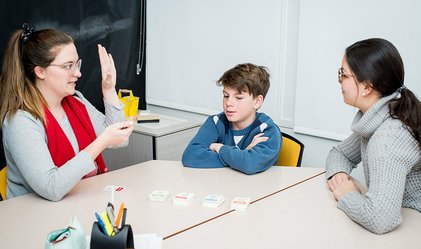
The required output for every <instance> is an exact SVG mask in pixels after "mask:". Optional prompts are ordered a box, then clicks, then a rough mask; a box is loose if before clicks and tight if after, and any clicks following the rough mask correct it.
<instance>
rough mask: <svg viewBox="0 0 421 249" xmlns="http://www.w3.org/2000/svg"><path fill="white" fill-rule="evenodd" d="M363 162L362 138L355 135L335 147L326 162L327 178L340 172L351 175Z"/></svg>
mask: <svg viewBox="0 0 421 249" xmlns="http://www.w3.org/2000/svg"><path fill="white" fill-rule="evenodd" d="M360 162H361V137H360V136H358V135H357V134H355V133H353V134H352V135H351V136H349V137H348V138H347V139H345V140H344V141H343V142H341V143H340V144H338V145H336V146H334V147H333V148H332V149H331V150H330V151H329V154H328V156H327V160H326V178H327V179H329V178H330V177H332V176H333V175H334V174H336V173H338V172H345V173H347V174H350V173H351V171H352V169H353V168H355V167H356V166H357V165H358V164H359V163H360Z"/></svg>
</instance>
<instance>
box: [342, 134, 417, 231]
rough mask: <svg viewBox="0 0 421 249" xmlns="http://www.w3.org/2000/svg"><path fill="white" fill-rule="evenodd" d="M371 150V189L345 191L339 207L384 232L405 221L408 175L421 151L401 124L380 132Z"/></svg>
mask: <svg viewBox="0 0 421 249" xmlns="http://www.w3.org/2000/svg"><path fill="white" fill-rule="evenodd" d="M367 153H368V155H369V157H368V163H367V164H368V166H369V172H370V174H369V182H370V186H369V188H368V191H367V193H366V194H360V193H357V192H351V193H348V194H346V195H344V197H343V198H341V199H340V200H339V202H338V208H340V209H341V210H343V211H344V212H345V213H346V214H347V215H348V216H349V217H350V218H351V219H352V220H354V221H355V222H357V223H358V224H361V225H362V226H364V227H365V228H367V229H368V230H370V231H372V232H373V233H376V234H383V233H386V232H389V231H391V230H393V229H394V228H395V227H397V226H398V225H399V224H400V223H401V222H402V216H401V207H402V200H403V195H404V191H405V183H406V177H407V175H408V173H409V172H410V170H411V168H412V166H413V165H415V164H416V163H417V161H418V160H420V156H419V154H420V152H419V147H418V144H417V142H416V141H415V140H414V139H413V138H412V136H411V135H410V133H409V132H408V131H407V130H406V129H405V128H404V127H400V128H398V129H389V128H387V129H383V130H382V131H380V132H376V133H375V134H374V135H373V136H372V138H371V139H370V142H369V148H368V151H367Z"/></svg>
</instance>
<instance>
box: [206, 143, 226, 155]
mask: <svg viewBox="0 0 421 249" xmlns="http://www.w3.org/2000/svg"><path fill="white" fill-rule="evenodd" d="M222 146H224V145H223V144H221V143H213V144H211V145H210V146H209V149H211V150H213V151H215V152H216V153H219V150H220V149H221V147H222Z"/></svg>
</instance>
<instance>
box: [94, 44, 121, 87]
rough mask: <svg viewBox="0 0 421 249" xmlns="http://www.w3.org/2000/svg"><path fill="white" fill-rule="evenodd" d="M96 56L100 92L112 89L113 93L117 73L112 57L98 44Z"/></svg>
mask: <svg viewBox="0 0 421 249" xmlns="http://www.w3.org/2000/svg"><path fill="white" fill-rule="evenodd" d="M98 55H99V62H100V63H101V75H102V90H108V89H112V90H114V91H115V85H116V80H117V73H116V69H115V65H114V60H113V57H112V56H111V54H109V53H107V50H106V49H105V48H104V47H103V46H101V45H100V44H98Z"/></svg>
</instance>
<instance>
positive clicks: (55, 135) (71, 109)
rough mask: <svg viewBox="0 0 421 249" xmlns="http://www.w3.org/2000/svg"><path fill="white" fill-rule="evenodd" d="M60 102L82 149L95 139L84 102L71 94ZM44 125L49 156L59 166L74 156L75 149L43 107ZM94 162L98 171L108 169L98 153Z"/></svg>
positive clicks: (102, 171) (50, 114) (48, 111)
mask: <svg viewBox="0 0 421 249" xmlns="http://www.w3.org/2000/svg"><path fill="white" fill-rule="evenodd" d="M61 104H62V106H63V108H64V111H65V112H66V115H67V118H68V119H69V122H70V125H71V126H72V128H73V131H74V133H75V136H76V139H77V143H78V145H79V150H80V151H81V150H83V149H85V148H86V146H88V145H89V144H91V143H92V142H93V141H94V140H95V139H96V134H95V130H94V127H93V126H92V122H91V119H90V118H89V115H88V111H87V110H86V107H85V105H84V104H82V103H81V102H80V101H79V100H77V99H75V98H74V97H73V96H67V97H65V98H64V99H63V100H62V101H61ZM44 111H45V118H46V125H45V131H46V133H47V139H48V150H49V151H50V154H51V157H52V159H53V162H54V164H55V165H56V166H57V167H59V168H60V167H61V166H62V165H63V164H65V163H66V162H67V161H69V160H70V159H72V158H73V157H74V156H75V151H74V149H73V147H72V145H71V143H70V141H69V139H68V138H67V136H66V134H65V133H64V131H63V129H61V126H60V124H59V123H58V122H57V120H56V119H55V118H54V116H53V114H52V113H51V112H50V110H48V108H44ZM95 163H96V165H97V166H98V169H99V173H105V172H107V171H108V169H107V166H106V165H105V162H104V158H103V157H102V154H99V155H98V157H97V158H96V159H95Z"/></svg>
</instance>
